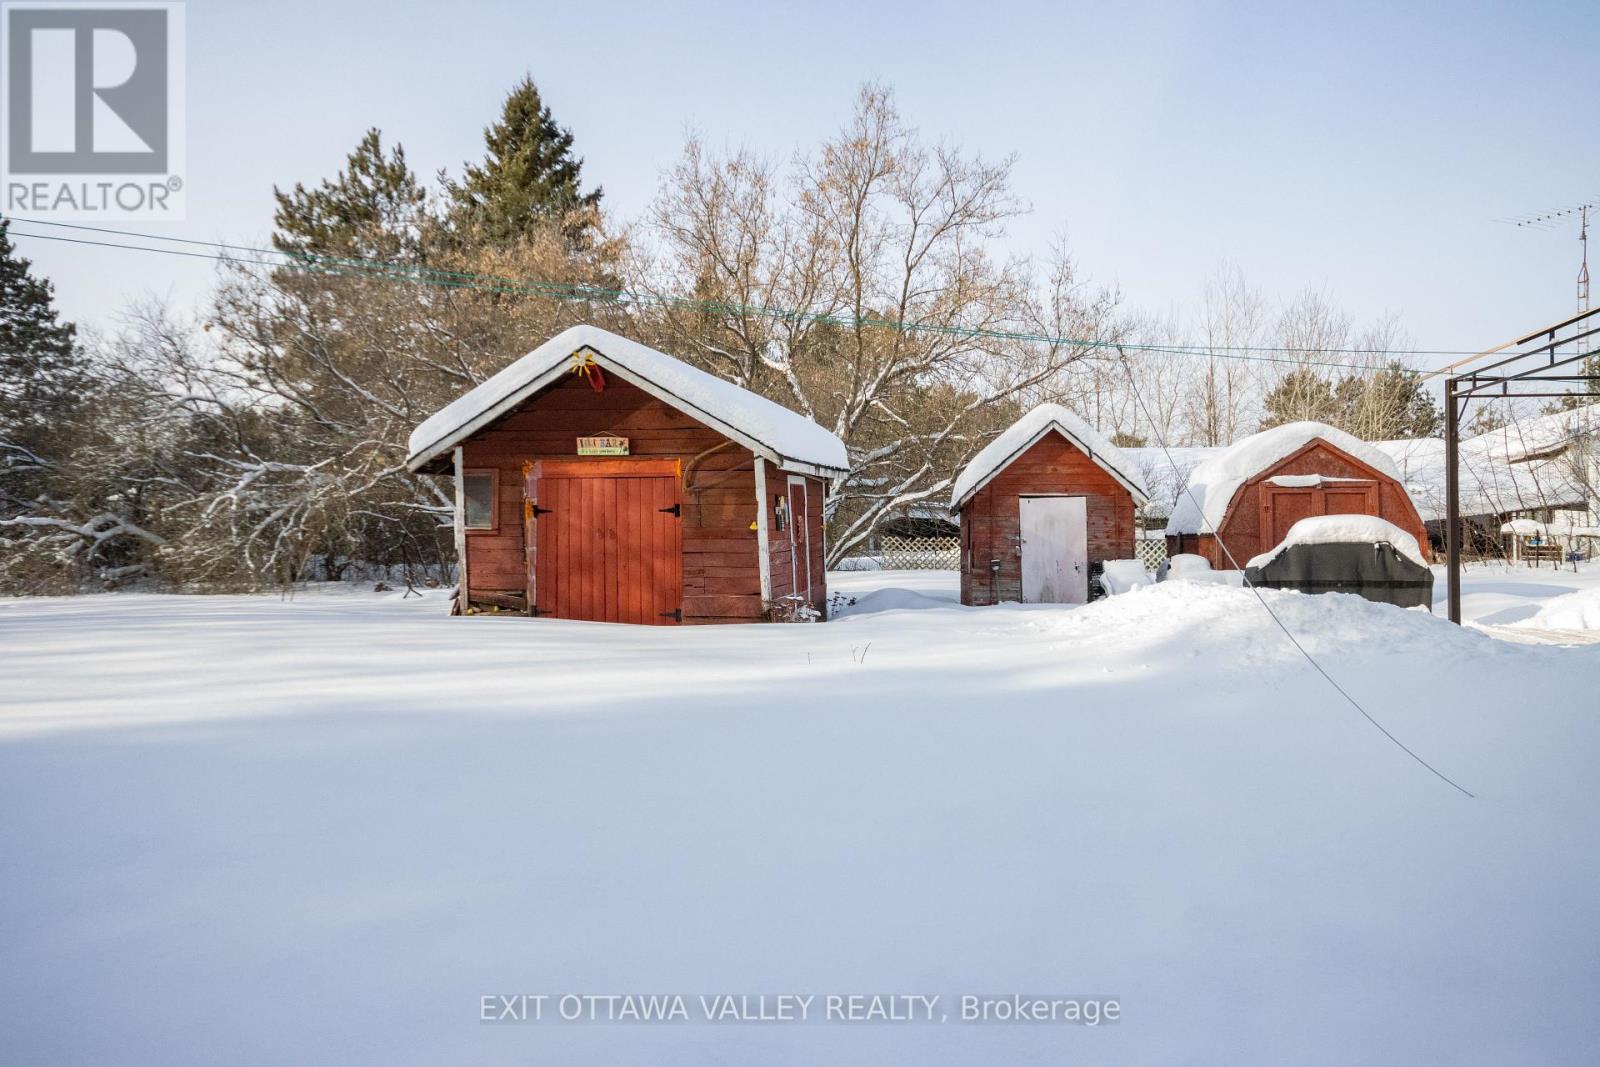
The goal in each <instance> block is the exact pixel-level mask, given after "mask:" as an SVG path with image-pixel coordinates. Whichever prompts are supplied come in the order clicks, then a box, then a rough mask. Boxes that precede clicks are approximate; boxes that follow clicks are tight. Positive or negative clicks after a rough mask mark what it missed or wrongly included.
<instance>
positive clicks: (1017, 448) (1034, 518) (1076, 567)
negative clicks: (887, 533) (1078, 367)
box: [950, 404, 1150, 604]
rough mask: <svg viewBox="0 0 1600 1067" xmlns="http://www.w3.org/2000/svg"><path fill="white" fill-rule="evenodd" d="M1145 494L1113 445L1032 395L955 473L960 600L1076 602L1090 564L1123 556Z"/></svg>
mask: <svg viewBox="0 0 1600 1067" xmlns="http://www.w3.org/2000/svg"><path fill="white" fill-rule="evenodd" d="M1149 495H1150V494H1149V492H1148V491H1147V490H1146V489H1145V484H1144V478H1143V476H1142V475H1141V474H1140V472H1139V468H1138V467H1137V466H1136V465H1135V464H1134V463H1133V462H1132V461H1131V460H1130V459H1129V458H1128V457H1127V456H1126V455H1125V454H1124V453H1123V452H1122V451H1121V450H1120V449H1118V448H1117V447H1116V446H1114V445H1112V444H1111V442H1110V441H1107V440H1106V439H1105V438H1104V437H1103V436H1102V435H1101V434H1100V433H1098V432H1097V431H1096V430H1094V429H1093V428H1092V427H1090V426H1089V424H1088V423H1086V422H1084V421H1083V420H1082V419H1080V418H1078V416H1076V415H1074V414H1073V413H1072V412H1070V411H1068V410H1067V409H1066V408H1064V407H1062V406H1061V405H1060V404H1041V405H1039V406H1038V407H1036V408H1034V409H1033V410H1032V411H1030V412H1028V413H1027V414H1026V415H1024V416H1023V417H1022V418H1020V419H1018V420H1017V421H1016V422H1015V423H1014V424H1012V425H1011V427H1010V428H1009V429H1007V430H1006V431H1005V432H1004V433H1002V434H1001V435H1000V436H999V437H997V438H995V439H994V441H992V442H991V443H990V444H989V445H988V447H986V448H985V449H984V450H983V451H981V452H979V453H978V454H977V455H976V456H974V457H973V459H972V462H970V463H968V464H967V466H966V467H965V468H963V470H962V471H961V474H960V475H959V476H958V477H957V478H956V484H955V489H954V491H953V492H952V493H951V497H950V508H951V510H952V511H955V512H957V513H958V514H959V515H960V518H961V602H962V603H963V604H998V603H1001V602H1003V601H1020V602H1022V603H1034V604H1038V603H1059V604H1082V603H1084V602H1085V601H1087V600H1088V599H1089V596H1090V575H1091V573H1092V572H1095V571H1097V570H1098V569H1099V565H1100V564H1102V563H1104V562H1105V561H1106V560H1111V559H1131V558H1133V555H1134V528H1133V517H1134V512H1135V510H1136V509H1137V508H1139V507H1140V506H1142V505H1143V504H1144V502H1145V501H1146V500H1147V499H1148V498H1149Z"/></svg>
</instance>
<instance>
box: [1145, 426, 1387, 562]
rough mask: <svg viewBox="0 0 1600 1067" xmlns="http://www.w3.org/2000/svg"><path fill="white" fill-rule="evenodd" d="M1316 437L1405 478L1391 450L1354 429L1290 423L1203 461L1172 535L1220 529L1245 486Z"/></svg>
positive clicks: (1171, 523)
mask: <svg viewBox="0 0 1600 1067" xmlns="http://www.w3.org/2000/svg"><path fill="white" fill-rule="evenodd" d="M1316 440H1322V441H1325V442H1327V443H1328V444H1330V445H1332V446H1333V447H1334V448H1337V449H1338V450H1339V451H1341V452H1343V453H1345V454H1346V455H1349V456H1351V457H1353V458H1355V459H1358V460H1360V461H1361V462H1362V463H1365V464H1366V465H1367V466H1369V467H1371V468H1372V469H1374V470H1376V471H1378V472H1379V473H1380V474H1384V475H1387V476H1389V477H1391V478H1394V479H1397V480H1398V479H1399V477H1400V472H1399V470H1398V469H1397V468H1396V467H1395V464H1394V460H1393V459H1391V458H1390V457H1389V454H1388V453H1387V452H1384V451H1382V450H1381V449H1378V448H1374V447H1373V446H1372V445H1369V444H1368V443H1367V442H1365V441H1363V440H1361V439H1360V438H1359V437H1356V436H1355V435H1354V434H1349V433H1346V432H1345V431H1343V430H1339V429H1335V428H1334V427H1332V426H1329V425H1327V424H1326V423H1322V422H1290V423H1285V424H1284V425H1282V426H1274V427H1272V429H1270V430H1262V431H1261V432H1260V433H1257V434H1251V435H1250V436H1249V437H1246V438H1244V439H1243V440H1240V441H1236V442H1234V444H1233V445H1231V446H1230V447H1229V448H1227V449H1225V450H1224V451H1222V452H1221V453H1219V454H1217V455H1215V456H1213V457H1211V458H1210V459H1207V460H1206V461H1205V462H1203V463H1200V464H1199V465H1197V466H1196V467H1195V468H1194V470H1193V471H1192V472H1191V473H1190V475H1189V484H1188V487H1187V490H1186V491H1185V492H1183V493H1181V494H1179V496H1178V499H1177V501H1176V503H1175V504H1174V505H1173V508H1172V514H1171V515H1170V516H1168V518H1167V534H1168V536H1173V535H1176V534H1197V533H1215V532H1216V531H1217V530H1218V529H1219V528H1220V527H1221V526H1222V519H1223V516H1224V515H1225V514H1227V511H1228V504H1229V502H1230V501H1232V500H1233V494H1234V493H1236V492H1237V491H1238V489H1239V487H1240V486H1241V485H1243V484H1244V483H1245V482H1247V481H1249V480H1250V479H1251V478H1253V477H1255V476H1256V475H1258V474H1260V473H1261V472H1262V471H1264V470H1267V469H1268V468H1270V467H1271V466H1272V465H1273V464H1274V463H1277V462H1279V461H1281V460H1284V459H1287V458H1288V457H1289V456H1291V455H1293V454H1294V453H1296V452H1298V451H1299V450H1300V449H1302V448H1304V447H1305V446H1306V445H1308V444H1310V443H1311V442H1312V441H1316Z"/></svg>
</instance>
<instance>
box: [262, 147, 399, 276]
mask: <svg viewBox="0 0 1600 1067" xmlns="http://www.w3.org/2000/svg"><path fill="white" fill-rule="evenodd" d="M272 195H273V196H275V197H276V198H277V200H278V210H277V212H276V213H275V214H274V216H273V222H274V223H275V224H276V226H277V230H276V232H275V233H274V234H273V235H272V243H273V245H274V246H275V247H277V248H278V249H279V250H280V251H284V252H290V253H295V254H312V255H323V256H336V257H350V258H369V259H382V260H401V261H405V262H414V261H416V260H417V259H419V258H421V249H422V239H423V234H422V230H423V224H424V222H425V221H426V217H425V215H426V207H427V192H426V191H425V190H424V189H423V188H422V185H421V183H419V182H418V181H417V176H416V175H415V174H413V173H412V171H411V168H410V166H409V165H408V164H407V163H406V153H405V149H404V148H402V147H401V146H399V145H395V147H394V149H393V150H392V151H390V152H388V153H385V152H384V150H383V142H382V135H381V134H380V133H379V131H378V130H376V129H371V130H368V131H367V132H366V134H365V135H363V136H362V138H361V141H360V142H359V143H358V144H357V145H356V147H355V150H354V151H353V152H351V153H350V155H349V158H348V159H347V160H346V161H345V165H344V168H343V169H342V170H340V171H339V174H338V176H337V177H336V178H335V179H334V180H332V181H328V180H327V179H324V180H323V182H322V185H321V186H320V187H318V188H315V189H307V188H306V187H305V186H304V185H302V184H300V183H299V182H296V183H295V186H294V188H293V189H292V190H290V191H288V192H284V191H283V190H281V189H278V188H276V187H274V188H273V190H272Z"/></svg>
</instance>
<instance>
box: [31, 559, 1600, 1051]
mask: <svg viewBox="0 0 1600 1067" xmlns="http://www.w3.org/2000/svg"><path fill="white" fill-rule="evenodd" d="M926 573H928V575H929V576H928V577H926V578H922V577H919V576H918V575H917V574H915V573H912V572H899V573H888V572H886V573H884V574H881V575H871V574H857V575H847V576H841V577H842V578H843V579H847V580H848V581H849V582H852V583H859V584H858V585H856V587H855V588H856V591H857V592H858V593H859V594H861V595H863V596H866V595H871V593H872V592H874V588H873V587H871V586H870V585H869V584H868V583H869V582H871V581H874V580H876V581H878V582H880V583H881V584H880V585H879V586H878V587H877V588H879V589H883V588H890V587H894V586H900V587H905V586H906V583H909V582H925V583H927V584H926V585H921V586H917V587H916V588H917V589H919V590H922V591H929V592H930V593H931V591H932V590H934V589H935V588H937V587H940V583H943V587H944V588H948V587H949V586H950V583H951V579H950V578H949V577H948V576H940V575H938V574H937V573H936V572H926ZM1497 573H1498V572H1497ZM1546 573H1547V575H1549V580H1552V581H1553V580H1554V578H1555V577H1556V575H1555V574H1554V572H1546ZM1576 578H1583V579H1584V580H1587V579H1588V576H1587V574H1585V575H1580V576H1573V575H1571V574H1567V575H1565V576H1564V577H1563V578H1562V580H1563V581H1572V580H1574V579H1576ZM1470 580H1472V572H1469V581H1470ZM829 581H830V591H832V586H833V576H830V579H829ZM429 593H430V597H432V596H437V597H439V598H440V599H441V600H442V597H443V594H442V593H441V592H439V591H433V590H430V591H429ZM1262 595H1263V596H1264V597H1265V598H1266V599H1267V600H1268V601H1269V602H1270V603H1271V604H1272V605H1273V606H1274V608H1275V609H1276V610H1277V611H1278V612H1279V613H1280V615H1281V616H1282V617H1283V620H1284V623H1285V625H1286V626H1288V627H1289V628H1290V629H1291V631H1292V632H1294V633H1295V634H1296V635H1297V636H1298V637H1299V638H1300V639H1301V640H1302V641H1303V642H1304V643H1305V645H1306V647H1307V649H1308V650H1309V651H1310V652H1311V653H1312V654H1313V655H1315V656H1316V657H1317V658H1318V662H1319V663H1321V664H1322V665H1323V667H1324V668H1325V669H1326V670H1327V671H1328V672H1329V673H1330V674H1331V675H1332V676H1333V677H1334V678H1335V679H1337V680H1338V681H1339V682H1340V684H1342V685H1344V686H1345V687H1346V688H1347V689H1349V690H1350V691H1351V693H1352V694H1353V695H1354V696H1355V697H1356V698H1357V699H1358V700H1360V701H1362V703H1363V705H1364V706H1365V707H1366V708H1368V709H1369V710H1370V711H1371V713H1372V714H1373V716H1374V717H1376V718H1377V719H1378V720H1379V721H1380V722H1382V723H1383V725H1384V726H1385V727H1386V728H1387V729H1390V730H1392V731H1393V732H1394V734H1395V736H1397V737H1399V738H1400V739H1401V740H1402V741H1404V742H1405V743H1406V744H1408V745H1410V746H1412V747H1413V748H1414V749H1415V750H1416V751H1418V752H1420V753H1422V754H1423V755H1424V756H1426V757H1427V758H1428V759H1430V760H1431V761H1432V762H1434V763H1435V764H1436V765H1438V766H1439V767H1440V768H1441V769H1443V770H1444V771H1445V772H1447V773H1449V774H1451V775H1452V776H1453V777H1456V778H1458V779H1460V780H1461V781H1462V782H1463V783H1464V784H1466V785H1467V786H1468V787H1469V788H1472V789H1473V790H1474V791H1476V792H1477V793H1478V794H1479V799H1477V800H1467V799H1465V798H1462V797H1460V796H1459V795H1458V794H1455V793H1454V792H1452V791H1451V790H1450V789H1449V788H1448V787H1447V786H1445V785H1444V784H1442V783H1440V782H1439V781H1438V780H1437V779H1435V778H1433V777H1432V776H1431V775H1429V774H1428V773H1427V772H1426V771H1425V770H1423V769H1421V768H1419V767H1418V766H1417V765H1416V764H1415V763H1413V762H1412V761H1411V760H1410V759H1409V758H1408V757H1406V756H1405V754H1404V753H1402V752H1400V751H1399V750H1398V749H1396V748H1395V747H1394V746H1393V745H1391V744H1390V743H1389V742H1388V741H1387V740H1386V739H1385V738H1383V736H1382V735H1380V734H1378V733H1377V731H1375V730H1374V729H1373V728H1372V727H1371V726H1370V725H1369V724H1368V723H1367V722H1366V721H1365V720H1364V719H1362V718H1361V717H1360V715H1359V714H1358V713H1357V712H1356V711H1354V710H1353V709H1352V708H1350V707H1349V705H1347V704H1345V703H1344V702H1343V700H1342V699H1341V698H1340V697H1339V696H1338V694H1337V693H1335V692H1334V691H1333V690H1332V688H1331V687H1330V686H1329V685H1328V684H1327V682H1326V681H1325V680H1324V679H1322V678H1321V677H1320V676H1319V675H1317V674H1316V673H1315V671H1314V670H1313V669H1312V668H1311V667H1310V666H1309V665H1308V664H1307V663H1306V662H1305V661H1304V660H1303V659H1302V658H1301V656H1300V654H1299V653H1298V652H1297V651H1296V650H1295V649H1294V648H1293V646H1291V645H1290V644H1289V642H1288V640H1287V639H1286V638H1285V637H1284V636H1283V634H1282V633H1280V632H1279V631H1278V630H1277V628H1276V626H1275V625H1274V624H1273V622H1272V620H1271V619H1270V618H1269V617H1268V615H1267V613H1266V612H1264V611H1263V610H1262V609H1261V607H1260V605H1259V604H1258V603H1257V602H1256V600H1255V598H1254V597H1253V596H1251V595H1249V594H1247V593H1244V592H1241V591H1239V590H1235V589H1228V588H1221V587H1217V586H1209V585H1195V584H1186V583H1181V582H1180V583H1165V584H1163V585H1160V586H1157V587H1155V588H1152V589H1145V590H1140V591H1138V592H1137V593H1134V594H1130V595H1126V596H1115V597H1108V598H1104V599H1102V600H1098V601H1096V602H1094V603H1093V604H1089V605H1086V606H1083V607H1077V608H1065V607H1056V606H1051V605H1037V606H1029V607H992V608H973V609H960V608H951V609H949V610H943V611H940V610H928V611H900V612H890V613H887V614H867V615H863V616H860V617H857V618H847V619H845V620H843V621H842V622H839V623H829V624H826V625H819V626H729V627H682V628H679V627H660V628H657V627H624V626H607V625H603V624H597V623H579V622H563V621H552V620H527V619H493V618H487V617H474V618H454V619H452V618H446V617H444V616H443V615H442V613H440V612H439V610H438V603H436V602H434V601H432V600H424V601H421V602H419V601H418V600H417V599H415V598H412V599H411V600H402V599H400V598H399V597H398V596H389V597H383V596H374V595H371V594H367V595H365V596H357V595H341V596H332V595H330V596H302V597H299V598H297V599H295V600H288V601H285V600H280V599H278V598H275V597H243V596H217V597H158V596H115V597H79V598H63V599H57V600H0V648H4V649H5V654H4V655H0V694H3V696H4V702H5V713H4V715H0V857H4V862H5V869H6V870H7V871H9V872H11V873H10V874H9V875H7V877H6V880H5V886H4V891H3V892H0V945H3V946H4V948H3V950H0V958H3V960H4V964H5V965H4V966H3V967H0V1034H3V1035H4V1048H5V1049H9V1050H10V1051H9V1052H7V1053H5V1055H4V1058H5V1059H6V1060H7V1061H8V1062H16V1063H52V1064H54V1063H112V1064H123V1063H161V1064H170V1065H172V1067H185V1065H187V1064H210V1063H215V1062H217V1061H218V1060H219V1059H222V1060H226V1062H228V1063H230V1064H232V1063H237V1064H275V1063H292V1064H323V1063H351V1062H363V1063H364V1062H374V1063H382V1064H385V1065H393V1067H410V1065H412V1064H418V1065H421V1064H441V1063H445V1064H457V1063H463V1064H465V1063H470V1064H485V1065H499V1064H506V1065H510V1064H526V1063H529V1062H530V1061H532V1062H541V1063H560V1064H575V1065H597V1067H598V1065H605V1067H611V1065H616V1064H632V1063H650V1064H660V1065H663V1067H677V1065H685V1067H687V1065H691V1064H706V1063H727V1064H744V1063H754V1064H763V1065H775V1067H788V1065H796V1067H798V1065H810V1064H839V1065H852V1064H898V1063H919V1064H921V1063H926V1064H955V1063H959V1064H972V1065H978V1064H1011V1063H1069V1062H1079V1061H1092V1062H1106V1063H1118V1064H1124V1063H1126V1064H1154V1063H1170V1062H1173V1061H1175V1060H1178V1061H1186V1062H1201V1063H1244V1062H1249V1063H1297V1064H1298V1063H1305V1064H1331V1063H1440V1062H1450V1063H1457V1062H1459V1063H1469V1064H1471V1063H1581V1062H1588V1061H1590V1060H1592V1059H1593V1047H1594V1005H1595V1003H1596V998H1597V996H1600V977H1597V974H1596V968H1595V951H1594V940H1595V939H1594V936H1593V933H1592V932H1593V931H1595V930H1600V894H1596V893H1595V892H1594V889H1593V887H1594V886H1595V885H1596V884H1597V883H1600V852H1597V850H1595V849H1594V848H1592V847H1589V846H1588V844H1587V843H1590V842H1594V841H1596V840H1600V806H1597V805H1596V804H1595V803H1594V800H1593V793H1594V790H1593V785H1594V780H1595V765H1596V761H1597V759H1600V716H1596V715H1595V714H1594V694H1595V692H1596V691H1600V650H1596V649H1556V648H1549V647H1537V646H1517V645H1511V644H1508V643H1506V642H1503V641H1497V640H1494V639H1492V638H1490V637H1488V636H1486V635H1485V634H1483V633H1480V632H1477V631H1474V630H1470V629H1461V628H1458V627H1454V626H1451V625H1449V624H1448V623H1446V622H1444V621H1443V620H1442V619H1438V618H1434V617H1431V616H1428V615H1426V614H1423V613H1418V612H1398V611H1394V610H1393V609H1392V608H1390V607H1387V606H1384V605H1378V604H1371V603H1369V602H1367V601H1364V600H1361V599H1360V598H1357V597H1344V596H1324V597H1306V596H1298V595H1295V594H1290V593H1283V594H1278V593H1275V592H1273V591H1271V590H1268V591H1265V592H1264V593H1263V594H1262ZM68 665H70V666H68ZM1584 931H1589V932H1590V933H1587V934H1586V933H1584ZM628 991H652V992H661V993H671V992H675V991H682V992H684V993H686V994H689V995H690V998H691V999H690V1004H691V1009H690V1010H691V1011H696V1010H697V1009H696V1008H695V1007H694V1001H693V999H692V998H693V995H694V994H697V993H720V992H728V993H735V994H737V993H741V992H750V993H752V994H756V993H760V992H768V993H778V992H784V991H793V992H797V993H813V994H818V995H819V996H818V1001H817V1004H816V1005H815V1006H814V1010H820V1007H821V1004H822V999H821V997H822V996H823V995H826V994H828V993H830V992H840V993H849V992H857V991H880V992H886V993H887V992H901V993H919V994H920V993H926V994H930V995H940V996H943V997H944V998H945V999H944V1000H943V1002H942V1004H941V1007H942V1008H948V1009H949V1013H950V1020H949V1022H948V1023H945V1024H942V1025H941V1024H938V1023H932V1024H906V1025H892V1026H884V1025H852V1024H842V1023H826V1022H823V1023H817V1024H810V1025H808V1024H770V1023H768V1024H761V1023H754V1024H745V1025H741V1024H732V1023H730V1024H718V1025H707V1024H704V1023H700V1022H696V1021H691V1022H688V1023H684V1024H664V1025H657V1024H648V1023H647V1024H637V1023H625V1024H614V1023H606V1022H587V1021H585V1022H579V1023H566V1022H563V1021H562V1020H561V1019H560V1018H559V1016H558V1015H557V1013H556V1007H557V1002H556V1001H555V1000H554V999H552V1000H550V1001H549V1002H547V1003H546V1004H545V1009H546V1011H545V1018H544V1020H543V1021H541V1022H534V1021H532V1020H530V1021H528V1022H526V1023H517V1024H510V1023H507V1024H493V1023H483V1022H480V1021H479V1019H480V1014H479V1013H480V998H481V997H483V996H485V995H491V994H496V993H501V994H513V993H525V992H528V993H534V994H546V995H559V994H561V993H565V992H574V993H583V992H592V993H606V992H628ZM1010 992H1016V993H1021V994H1035V995H1071V994H1084V993H1089V992H1101V993H1104V994H1108V995H1116V996H1118V997H1119V999H1120V1000H1121V1001H1122V1002H1123V1003H1124V1004H1125V1005H1126V1011H1125V1018H1124V1021H1123V1022H1121V1023H1119V1024H1118V1025H1115V1026H1101V1027H1098V1028H1095V1029H1093V1030H1091V1029H1087V1028H1084V1027H1077V1026H1063V1025H1061V1024H1036V1025H1035V1024H1023V1025H981V1024H977V1025H967V1024H963V1023H961V1022H960V1021H959V1019H958V1008H957V1006H956V1004H955V1003H954V1002H953V1001H952V998H955V997H959V996H960V995H961V994H963V993H971V994H1001V995H1004V994H1006V993H1010ZM219 1050H226V1055H220V1056H219Z"/></svg>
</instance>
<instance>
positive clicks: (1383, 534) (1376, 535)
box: [1245, 515, 1428, 567]
mask: <svg viewBox="0 0 1600 1067" xmlns="http://www.w3.org/2000/svg"><path fill="white" fill-rule="evenodd" d="M1348 542H1356V543H1358V544H1374V545H1375V544H1383V543H1385V542H1387V543H1388V544H1391V545H1393V546H1394V548H1395V551H1396V552H1399V553H1400V554H1401V555H1402V556H1404V557H1406V559H1409V560H1410V561H1411V562H1413V563H1415V564H1417V565H1418V566H1419V567H1426V566H1427V565H1428V561H1427V560H1425V559H1423V558H1422V549H1421V548H1419V547H1418V545H1417V539H1416V538H1415V537H1412V536H1411V535H1410V534H1408V533H1406V532H1405V531H1404V530H1402V529H1400V527H1398V526H1396V525H1395V524H1394V523H1392V522H1390V521H1389V520H1387V519H1380V518H1378V517H1377V516H1376V515H1313V516H1311V517H1309V518H1305V519H1301V520H1300V521H1299V522H1297V523H1295V524H1294V525H1293V526H1291V527H1289V532H1288V533H1286V534H1284V536H1283V540H1282V541H1280V542H1279V543H1278V544H1276V545H1274V546H1273V547H1272V548H1269V549H1268V550H1267V551H1265V552H1263V553H1261V555H1259V556H1255V557H1254V558H1252V559H1251V560H1250V562H1249V563H1246V564H1245V566H1246V567H1265V566H1266V565H1267V564H1269V563H1271V562H1272V561H1273V560H1275V559H1277V558H1278V557H1279V556H1280V555H1282V554H1283V551H1284V550H1285V549H1287V548H1289V547H1290V546H1292V545H1336V544H1345V543H1348Z"/></svg>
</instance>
